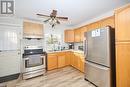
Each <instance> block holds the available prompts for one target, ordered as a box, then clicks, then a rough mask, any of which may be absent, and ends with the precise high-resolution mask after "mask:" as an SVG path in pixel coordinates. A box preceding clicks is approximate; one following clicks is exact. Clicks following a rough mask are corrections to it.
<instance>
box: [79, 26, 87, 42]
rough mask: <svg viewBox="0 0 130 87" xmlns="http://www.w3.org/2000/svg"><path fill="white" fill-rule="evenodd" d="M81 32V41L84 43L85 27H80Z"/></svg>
mask: <svg viewBox="0 0 130 87" xmlns="http://www.w3.org/2000/svg"><path fill="white" fill-rule="evenodd" d="M80 31H81V41H84V33H85V32H87V27H86V26H85V27H81V28H80Z"/></svg>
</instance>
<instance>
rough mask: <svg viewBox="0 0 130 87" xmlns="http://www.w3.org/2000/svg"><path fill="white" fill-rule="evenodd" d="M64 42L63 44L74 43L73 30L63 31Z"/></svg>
mask: <svg viewBox="0 0 130 87" xmlns="http://www.w3.org/2000/svg"><path fill="white" fill-rule="evenodd" d="M64 41H65V42H74V30H65V31H64Z"/></svg>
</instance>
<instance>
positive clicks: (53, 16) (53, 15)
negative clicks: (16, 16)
mask: <svg viewBox="0 0 130 87" xmlns="http://www.w3.org/2000/svg"><path fill="white" fill-rule="evenodd" d="M36 15H38V16H40V17H47V18H48V19H47V20H45V21H44V22H45V23H48V22H49V24H50V25H51V26H52V28H53V27H54V26H55V25H56V24H60V21H59V20H63V21H67V20H68V17H57V10H53V11H52V12H51V14H50V15H44V14H36Z"/></svg>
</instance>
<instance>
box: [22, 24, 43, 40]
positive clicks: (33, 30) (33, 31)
mask: <svg viewBox="0 0 130 87" xmlns="http://www.w3.org/2000/svg"><path fill="white" fill-rule="evenodd" d="M23 27H24V28H23V34H24V35H23V36H24V37H25V38H43V24H38V23H32V22H24V23H23Z"/></svg>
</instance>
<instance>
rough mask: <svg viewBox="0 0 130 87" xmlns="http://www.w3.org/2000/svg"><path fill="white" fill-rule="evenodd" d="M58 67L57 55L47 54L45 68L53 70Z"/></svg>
mask: <svg viewBox="0 0 130 87" xmlns="http://www.w3.org/2000/svg"><path fill="white" fill-rule="evenodd" d="M57 68H58V59H57V55H56V54H55V53H54V54H48V57H47V70H53V69H57Z"/></svg>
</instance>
